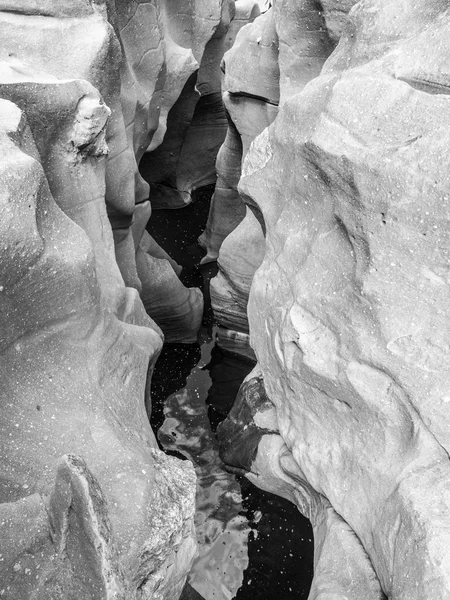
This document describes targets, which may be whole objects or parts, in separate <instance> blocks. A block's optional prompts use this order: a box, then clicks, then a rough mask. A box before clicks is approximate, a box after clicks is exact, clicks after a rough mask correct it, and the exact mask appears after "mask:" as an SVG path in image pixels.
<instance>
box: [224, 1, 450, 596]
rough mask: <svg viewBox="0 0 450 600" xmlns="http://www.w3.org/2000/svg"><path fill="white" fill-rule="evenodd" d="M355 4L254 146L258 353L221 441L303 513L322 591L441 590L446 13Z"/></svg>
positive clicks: (250, 165)
mask: <svg viewBox="0 0 450 600" xmlns="http://www.w3.org/2000/svg"><path fill="white" fill-rule="evenodd" d="M330 5H331V3H329V2H324V6H326V7H327V9H330ZM330 14H331V13H330ZM348 18H349V22H348V25H347V26H346V28H344V31H343V34H342V38H341V41H340V44H339V45H338V47H337V49H336V50H335V52H334V53H333V54H332V55H331V57H330V58H329V59H328V61H327V63H326V64H325V66H324V68H323V70H322V73H321V75H320V76H319V77H318V78H316V79H314V80H313V81H311V82H310V83H309V84H308V85H307V86H306V87H305V88H304V89H303V91H302V92H301V93H300V94H297V95H295V96H292V97H290V98H287V99H286V100H285V102H284V104H283V106H282V107H281V109H280V111H279V114H278V116H277V118H276V119H275V121H274V123H273V124H272V125H271V126H270V127H269V128H267V129H265V130H264V132H263V133H262V134H261V135H260V136H259V137H258V138H256V139H255V141H254V142H253V144H252V146H251V148H250V150H249V152H248V154H247V157H246V159H245V163H244V168H243V176H242V178H241V181H240V184H239V190H240V193H241V196H242V197H244V198H245V199H246V201H247V203H248V204H250V205H251V206H252V209H253V210H255V211H256V212H257V213H258V215H259V217H260V219H261V221H262V222H263V224H264V232H265V254H264V259H263V262H262V264H261V266H260V268H259V269H258V270H257V271H256V273H255V276H254V278H253V283H252V287H251V293H250V300H249V306H248V315H249V323H250V335H251V340H252V345H253V348H254V349H255V352H256V355H257V358H258V363H259V364H258V367H257V370H256V371H255V372H254V373H253V377H250V378H249V380H248V381H247V383H246V384H244V386H243V388H242V390H241V398H240V401H239V403H238V405H237V406H236V408H235V409H234V413H233V414H232V415H231V416H230V418H229V420H228V422H227V423H226V425H225V426H224V427H223V430H222V446H223V453H224V456H226V457H227V459H228V461H229V462H231V463H232V464H234V465H235V466H236V465H238V466H241V467H243V468H245V470H247V471H249V474H248V477H249V478H250V479H251V480H252V481H254V482H255V483H256V484H257V485H262V486H263V487H265V488H267V489H271V490H273V491H275V492H276V493H279V494H281V495H285V496H286V497H290V498H291V499H292V501H294V502H295V503H296V504H297V505H298V507H299V509H300V510H302V511H304V512H305V513H306V514H307V515H310V518H311V520H312V523H313V526H314V529H315V535H316V556H315V572H316V574H315V580H314V583H313V588H312V591H311V595H310V598H315V599H319V598H320V599H322V598H328V597H333V598H361V597H365V598H374V599H375V598H379V597H384V595H385V596H386V597H389V598H392V599H395V600H399V599H405V600H406V599H408V600H414V599H417V600H418V599H422V598H446V597H448V596H449V595H450V580H449V564H450V538H449V533H448V531H449V528H448V514H449V506H448V504H449V500H448V498H449V489H450V466H449V460H448V458H449V455H448V453H449V439H450V438H449V435H450V433H449V426H448V422H449V415H448V401H447V400H448V392H447V390H448V385H449V381H448V369H447V367H446V358H447V354H448V349H449V347H448V337H449V333H448V322H449V315H448V309H449V306H450V302H449V297H448V283H449V280H448V268H447V263H448V261H447V258H446V252H447V251H446V242H445V240H446V239H447V235H448V233H447V231H448V227H447V218H448V217H447V210H448V172H449V167H448V166H447V153H446V152H445V150H444V147H445V145H446V143H447V137H448V130H449V127H448V125H447V115H448V113H449V111H448V103H449V98H448V89H449V82H448V76H447V69H446V67H445V64H446V61H447V60H448V56H449V50H448V48H447V46H448V35H447V34H448V28H449V25H450V23H449V12H448V7H447V4H446V3H444V2H441V1H435V2H427V1H425V0H420V1H419V2H410V3H404V4H402V8H401V10H399V5H398V2H395V1H394V0H387V1H386V0H364V1H362V2H360V3H358V4H357V5H356V6H355V7H354V8H353V9H352V10H351V11H350V13H349V17H348ZM280 60H281V59H280ZM282 71H283V69H282V68H281V65H280V72H282ZM287 72H288V69H286V70H285V73H287ZM236 430H237V431H238V432H240V436H241V437H240V444H241V451H240V452H238V451H235V452H233V451H232V450H233V447H234V449H236V443H235V439H236V438H235V436H236ZM244 431H245V433H246V434H248V443H247V447H246V448H244V446H245V442H244V441H243V440H242V437H245V435H244ZM230 440H231V441H230ZM238 455H240V456H239V458H238ZM344 564H345V567H344V566H343V565H344ZM349 574H350V576H349V577H348V575H349ZM355 586H356V587H355Z"/></svg>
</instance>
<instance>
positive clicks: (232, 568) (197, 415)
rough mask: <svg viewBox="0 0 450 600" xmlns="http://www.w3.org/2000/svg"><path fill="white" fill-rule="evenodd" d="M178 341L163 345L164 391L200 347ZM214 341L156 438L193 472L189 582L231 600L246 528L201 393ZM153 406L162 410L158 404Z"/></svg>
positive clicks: (239, 578) (207, 594)
mask: <svg viewBox="0 0 450 600" xmlns="http://www.w3.org/2000/svg"><path fill="white" fill-rule="evenodd" d="M177 346H181V345H177ZM177 346H175V347H171V348H167V347H166V349H165V354H164V358H163V366H164V367H168V366H170V357H171V356H172V357H173V358H174V365H175V372H174V373H173V377H169V378H168V379H170V382H169V381H167V382H166V383H165V386H166V387H165V390H166V391H167V390H168V389H170V387H171V386H172V387H173V386H176V385H178V384H179V382H180V381H182V379H183V375H182V372H181V368H180V366H181V365H182V364H183V362H182V361H183V360H184V361H186V355H187V354H188V352H189V360H187V361H186V362H187V363H189V362H190V361H192V360H195V359H197V357H198V353H199V349H198V347H196V346H192V347H190V348H189V350H188V349H187V348H184V349H183V348H181V347H177ZM212 346H213V343H212V340H211V339H209V340H207V341H206V343H204V344H203V345H202V347H201V354H200V361H199V362H198V363H197V364H196V366H195V367H194V368H193V369H192V371H191V373H190V374H189V375H188V376H187V377H186V381H185V384H184V387H182V389H180V390H178V391H175V392H173V393H172V394H171V395H170V396H169V397H168V398H167V400H166V401H165V403H164V416H165V420H164V422H163V423H162V425H161V427H160V429H159V431H158V439H159V442H160V443H161V445H162V447H163V448H164V450H166V451H169V452H176V453H177V454H182V455H183V456H185V457H186V458H189V459H190V460H191V461H192V462H193V464H194V467H195V470H196V473H197V512H196V519H195V525H196V531H197V540H198V544H199V556H198V558H197V559H196V560H195V561H194V564H193V567H192V570H191V573H190V575H189V583H190V584H191V585H192V587H193V588H194V589H195V590H196V591H197V592H199V593H200V594H201V595H202V596H203V597H204V598H206V599H207V600H210V599H211V600H213V599H214V600H231V598H233V597H234V596H235V594H236V592H237V590H238V589H239V587H240V586H241V585H242V582H243V573H244V570H245V569H246V568H247V566H248V555H247V540H248V535H249V532H250V528H249V526H248V522H247V519H246V517H245V515H244V512H243V506H242V497H241V488H240V485H239V483H238V482H237V481H236V477H235V476H234V475H232V474H230V473H228V472H227V471H226V470H225V468H224V465H223V463H222V461H221V460H220V458H219V449H218V444H217V441H216V438H215V435H214V434H213V433H212V431H211V428H210V423H209V419H208V413H207V407H206V404H205V398H206V395H207V393H208V389H209V388H210V386H211V378H210V375H209V369H208V367H209V362H210V358H211V350H212ZM160 366H161V365H160ZM170 372H171V373H172V371H170ZM157 386H158V390H159V391H161V390H162V389H163V387H164V386H163V381H161V373H160V372H158V374H157ZM167 386H169V387H167ZM153 397H154V393H153ZM155 404H157V405H160V404H161V403H160V402H159V401H157V402H156V403H155ZM155 408H156V413H157V415H158V414H159V415H160V413H161V407H160V406H158V407H155ZM159 420H160V418H159Z"/></svg>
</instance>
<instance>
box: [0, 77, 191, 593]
mask: <svg viewBox="0 0 450 600" xmlns="http://www.w3.org/2000/svg"><path fill="white" fill-rule="evenodd" d="M41 85H44V84H38V83H33V85H29V86H28V87H30V88H31V91H33V90H34V91H36V93H37V91H38V90H40V87H41ZM46 85H47V91H46V94H44V95H39V98H40V100H39V99H38V97H36V98H35V104H36V106H35V107H33V108H30V123H31V126H29V125H28V123H27V120H26V117H25V114H24V113H23V112H22V111H21V110H20V109H19V107H18V106H17V105H15V104H13V103H12V102H10V101H7V100H2V101H1V110H0V113H1V115H2V118H1V121H0V145H1V148H2V157H3V158H2V161H1V166H0V168H1V171H0V182H1V196H0V198H1V213H2V220H1V229H2V232H1V236H0V237H1V240H2V245H1V261H0V263H1V273H0V282H1V288H0V289H1V296H0V318H1V324H0V331H1V336H0V352H1V357H2V358H1V363H2V369H1V373H0V376H1V390H2V391H1V397H0V404H1V413H2V418H1V425H0V428H1V431H0V440H1V452H0V455H1V461H0V522H1V531H2V535H1V536H0V554H1V555H2V561H1V562H0V581H1V588H0V589H1V593H2V597H5V598H8V599H11V600H17V599H18V598H20V599H21V600H22V599H24V600H26V599H28V598H30V599H31V598H36V599H37V598H49V599H55V600H56V599H61V600H62V599H63V598H64V599H66V598H73V599H74V600H75V598H76V599H77V600H80V599H83V600H84V599H92V600H94V598H95V599H97V598H105V600H106V598H124V599H125V598H149V599H150V598H173V599H174V600H175V599H176V598H177V597H178V595H179V593H180V591H181V589H182V586H183V583H184V580H185V576H186V572H187V570H188V569H189V565H190V563H191V561H192V559H193V557H194V554H195V541H194V536H193V531H192V530H193V511H194V495H195V491H194V480H195V477H194V474H193V471H192V469H191V468H190V467H189V466H188V465H187V463H180V462H179V461H177V460H176V459H172V458H169V457H166V456H165V455H164V454H163V453H161V452H160V451H159V450H158V449H157V444H156V441H155V438H154V436H153V433H152V431H151V429H150V426H149V424H148V421H147V418H146V414H145V406H144V399H145V394H146V388H147V378H148V372H149V364H150V365H152V364H153V363H154V361H155V359H156V357H157V354H158V352H159V350H160V348H161V344H162V336H161V333H160V331H159V329H158V328H157V326H156V325H155V324H154V323H153V322H152V321H151V319H150V318H149V317H148V316H147V315H146V313H145V311H144V308H143V306H142V303H141V301H140V300H139V298H138V296H137V292H136V291H135V290H134V289H132V288H126V287H125V286H124V284H123V282H121V283H120V280H119V279H118V278H116V280H115V281H105V277H104V269H105V270H106V271H107V269H108V260H110V253H109V252H110V249H108V244H105V248H103V249H101V248H99V247H100V241H99V239H98V236H97V237H96V236H95V235H94V234H93V233H92V230H91V228H90V226H89V225H90V222H91V220H93V219H94V217H93V216H92V215H93V214H95V213H92V212H90V211H91V205H92V204H95V202H94V203H93V202H91V201H90V197H89V196H87V197H86V198H85V197H84V195H83V193H80V195H77V190H76V187H75V186H74V188H73V190H72V192H73V195H72V196H71V197H70V196H69V195H67V194H68V191H67V190H66V192H67V194H65V193H64V192H62V193H61V195H58V190H57V189H56V191H55V197H56V200H57V201H56V202H55V199H54V197H53V195H52V193H51V189H52V187H53V183H54V182H52V181H51V177H49V180H47V178H46V176H45V172H44V171H45V169H43V168H42V166H41V164H40V162H39V160H41V161H42V163H43V165H45V166H47V164H48V162H47V159H46V158H45V156H44V155H43V149H42V148H40V147H38V146H36V145H35V144H34V140H33V137H34V132H35V131H36V129H34V125H35V123H34V118H35V116H36V113H35V112H33V111H34V110H35V109H36V110H37V108H38V106H39V107H40V109H41V110H40V112H39V114H40V115H41V124H42V125H45V123H47V126H48V127H49V129H50V128H51V127H53V129H52V131H53V134H54V139H53V141H54V142H56V143H55V146H54V149H55V152H54V156H53V157H52V158H49V159H48V160H49V161H50V160H55V161H56V160H61V162H62V163H64V162H65V164H66V165H68V167H67V168H68V173H64V171H61V175H66V176H67V177H69V173H71V176H72V177H73V178H77V177H78V178H79V179H80V181H84V180H88V181H90V182H91V184H92V193H93V194H96V193H98V194H101V191H102V183H101V182H102V178H101V174H102V172H104V167H105V165H104V163H105V157H104V135H105V123H106V118H107V116H108V114H109V111H108V109H107V108H106V107H105V105H104V104H103V102H102V101H101V99H100V98H99V95H98V93H97V92H96V91H95V90H94V89H93V88H92V86H91V85H90V84H88V83H87V82H83V81H66V82H62V83H59V82H56V83H55V82H51V83H47V84H46ZM5 87H6V88H7V91H8V93H11V94H12V91H11V90H12V89H15V91H16V92H17V86H16V85H15V84H14V83H10V85H9V86H5ZM2 91H5V90H3V88H2ZM5 93H6V92H5ZM30 93H31V92H30ZM80 97H81V100H79V99H78V98H80ZM83 99H84V100H85V102H84V103H83ZM29 104H30V106H31V105H32V104H33V102H30V103H29ZM80 104H81V107H82V108H83V110H81V108H80ZM50 105H51V110H50ZM88 108H89V110H88ZM51 111H54V112H53V122H52V119H51V118H49V117H50V116H51V115H50V113H51ZM80 113H82V114H80ZM63 117H65V118H63ZM81 117H83V118H81ZM47 119H48V121H47ZM58 125H59V127H58ZM50 154H51V153H50ZM49 172H50V173H53V175H54V172H53V171H52V170H50V171H49ZM95 183H97V187H95ZM103 186H104V180H103ZM54 189H55V188H54ZM81 192H83V190H81ZM83 201H84V202H83ZM72 217H73V218H72ZM86 222H88V225H86ZM104 233H105V239H106V240H107V239H108V238H109V240H112V234H111V231H110V230H109V233H108V230H107V228H106V226H105V228H104ZM102 274H103V275H102Z"/></svg>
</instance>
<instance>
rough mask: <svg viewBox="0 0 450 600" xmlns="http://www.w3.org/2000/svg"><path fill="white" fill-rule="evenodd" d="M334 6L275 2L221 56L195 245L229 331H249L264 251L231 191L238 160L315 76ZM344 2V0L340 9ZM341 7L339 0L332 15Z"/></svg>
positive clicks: (252, 220)
mask: <svg viewBox="0 0 450 600" xmlns="http://www.w3.org/2000/svg"><path fill="white" fill-rule="evenodd" d="M336 4H337V3H328V8H327V10H322V8H321V6H320V5H319V4H318V3H317V2H313V1H312V0H311V1H310V0H304V1H302V2H290V1H289V0H278V1H277V2H276V3H274V7H273V8H271V9H270V10H268V11H266V12H265V13H264V14H262V15H261V16H260V17H258V18H257V19H256V20H255V22H254V23H253V24H251V25H247V26H246V27H244V28H243V29H242V30H241V31H240V32H239V34H238V36H237V39H236V43H235V44H234V46H233V48H232V49H231V50H230V51H229V52H228V53H227V54H226V55H225V58H224V68H225V78H224V88H225V90H226V92H225V95H224V101H225V106H226V108H227V111H228V114H229V119H230V126H229V129H228V133H227V139H226V141H225V143H224V145H223V146H222V148H221V150H220V152H219V156H218V160H217V170H218V181H217V185H216V190H215V194H214V197H213V202H212V206H211V211H210V215H209V221H208V224H207V227H206V231H205V233H204V234H203V236H202V237H201V238H200V243H202V245H204V246H205V247H206V249H207V254H206V256H205V258H204V261H208V260H216V259H217V260H218V264H219V274H218V275H217V277H216V278H215V279H214V280H213V281H212V285H211V297H212V303H213V307H214V311H215V315H216V318H217V319H218V320H219V322H220V323H221V324H222V325H224V326H225V327H227V328H230V329H233V330H236V331H240V332H248V320H247V303H248V294H249V290H250V285H251V281H252V278H253V275H254V273H255V271H256V269H257V268H258V267H259V266H260V264H261V261H262V259H263V256H264V236H263V232H262V230H261V227H260V225H259V224H258V221H257V218H256V217H255V216H254V215H253V214H252V213H251V211H250V210H249V209H247V210H246V209H245V204H244V201H243V199H242V198H241V195H240V193H239V191H238V189H237V188H238V185H237V183H238V180H239V178H240V176H241V167H242V161H243V160H244V158H245V156H246V154H247V152H248V150H249V148H250V145H251V143H252V141H253V140H254V139H255V138H256V137H257V136H258V135H259V134H260V133H261V132H262V131H263V130H264V129H265V128H266V127H268V126H269V125H270V124H271V123H272V122H273V121H274V119H275V118H276V116H277V113H278V107H279V105H282V104H283V103H284V102H285V101H286V99H287V98H289V97H291V96H293V95H295V94H297V93H299V92H301V91H302V90H303V88H304V87H305V85H306V84H307V83H308V82H309V81H310V80H311V79H313V78H314V77H316V76H317V75H319V73H320V70H321V68H322V66H323V64H324V62H325V60H326V59H327V57H328V56H329V55H330V53H331V51H332V50H333V48H334V46H335V41H334V39H333V34H332V33H331V32H330V31H329V30H328V26H330V27H332V28H333V31H336V32H339V31H340V29H339V27H340V26H339V24H338V23H337V21H339V19H338V18H337V15H336V14H335V12H336V11H335V10H334V8H336ZM349 8H350V4H348V6H346V10H347V12H348V10H349ZM332 9H333V10H332ZM336 10H337V9H336ZM344 10H345V9H344V6H343V5H341V4H340V5H339V10H338V15H341V16H342V15H343V14H344ZM345 14H346V13H345ZM325 17H328V18H327V19H326V18H325ZM339 23H340V21H339ZM336 35H338V34H337V33H336V34H335V35H334V37H336ZM227 236H228V237H227ZM224 240H225V241H224ZM219 250H220V252H219Z"/></svg>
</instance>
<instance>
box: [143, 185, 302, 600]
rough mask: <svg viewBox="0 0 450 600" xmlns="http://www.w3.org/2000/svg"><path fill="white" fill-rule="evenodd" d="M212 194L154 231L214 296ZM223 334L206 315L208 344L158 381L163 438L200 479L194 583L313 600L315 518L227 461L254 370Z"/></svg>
mask: <svg viewBox="0 0 450 600" xmlns="http://www.w3.org/2000/svg"><path fill="white" fill-rule="evenodd" d="M211 191H212V190H211V188H207V189H204V190H200V191H199V192H198V193H197V194H196V198H195V200H194V202H193V203H192V204H191V205H189V206H188V207H187V208H183V209H179V210H160V211H155V213H154V215H152V220H151V225H150V227H149V231H150V233H151V234H152V235H153V236H154V237H155V239H156V240H157V241H158V242H159V243H160V245H161V246H163V247H164V249H165V250H166V251H167V252H169V254H171V256H172V257H173V258H174V259H175V260H177V262H179V263H181V264H182V266H183V273H182V278H183V280H184V283H185V284H186V285H198V286H200V287H203V289H204V291H206V292H207V289H208V281H209V278H210V277H211V276H212V275H214V273H215V266H214V265H210V266H209V267H206V268H203V271H201V270H200V269H199V268H198V262H199V257H200V256H201V250H200V249H199V247H198V245H197V243H196V240H197V237H198V236H199V235H200V233H201V231H202V227H204V223H205V221H206V217H207V211H208V203H209V198H210V195H211ZM207 297H208V294H207V293H206V300H207ZM207 304H208V302H207V301H206V305H207ZM216 333H217V328H216V326H215V325H214V321H213V318H212V314H211V312H210V310H209V311H208V310H206V311H205V318H204V323H203V327H202V330H201V331H200V335H199V342H198V343H196V344H166V345H165V346H164V348H163V351H162V353H161V356H160V358H159V359H158V362H157V365H156V368H155V372H154V375H153V379H152V414H151V423H152V427H153V428H154V430H155V431H156V432H157V437H158V441H159V443H160V445H161V447H162V448H163V449H164V450H165V451H166V452H168V453H171V454H175V455H177V456H179V457H180V458H183V459H189V460H191V461H192V462H193V464H194V467H195V470H196V473H197V511H196V530H197V539H198V543H199V556H198V558H197V559H196V560H195V562H194V565H193V568H192V570H191V573H190V575H189V578H188V581H189V583H190V585H191V586H192V588H194V590H196V592H198V593H199V594H200V596H201V597H202V598H204V599H205V600H231V599H232V598H236V600H250V599H252V600H262V599H263V598H264V599H267V598H277V599H278V600H294V599H295V600H303V599H305V600H306V598H307V597H308V593H309V588H310V584H311V579H312V560H313V541H312V530H311V526H310V524H309V521H308V520H307V519H305V518H304V517H303V516H302V515H301V514H300V513H299V512H298V510H297V509H296V508H295V507H294V506H293V505H292V504H291V503H289V502H288V501H286V500H284V499H283V498H279V497H277V496H274V495H272V494H269V493H266V492H263V491H261V490H259V489H257V488H256V487H254V486H253V485H252V484H251V483H249V482H248V481H247V480H246V479H245V478H243V477H240V476H236V475H234V474H231V473H229V472H228V471H227V470H226V468H225V465H224V464H223V463H222V461H221V460H220V457H219V453H218V444H217V441H216V436H215V430H216V428H217V426H218V424H219V423H220V422H221V421H222V420H223V419H224V418H225V417H226V415H227V413H228V411H229V410H230V409H231V407H232V405H233V402H234V399H235V397H236V394H237V391H238V389H239V386H240V384H241V382H242V381H243V379H244V378H245V376H246V375H247V374H248V373H249V372H250V371H251V370H252V368H253V365H254V363H253V361H252V360H251V359H249V358H248V357H245V356H243V355H241V354H237V353H233V352H230V351H228V350H224V349H223V348H221V347H220V346H219V345H218V344H217V335H216Z"/></svg>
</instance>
